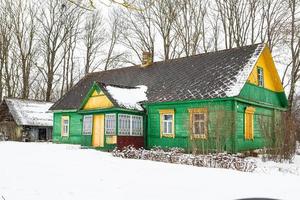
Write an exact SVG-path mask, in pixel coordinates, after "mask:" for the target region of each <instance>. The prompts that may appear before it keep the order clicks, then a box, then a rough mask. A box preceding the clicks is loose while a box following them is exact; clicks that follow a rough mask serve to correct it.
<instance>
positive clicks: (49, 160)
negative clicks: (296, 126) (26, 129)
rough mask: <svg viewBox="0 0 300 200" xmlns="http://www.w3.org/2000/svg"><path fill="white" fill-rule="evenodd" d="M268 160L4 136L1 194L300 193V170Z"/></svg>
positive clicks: (27, 197) (31, 197)
mask: <svg viewBox="0 0 300 200" xmlns="http://www.w3.org/2000/svg"><path fill="white" fill-rule="evenodd" d="M273 164H274V163H273ZM270 165H271V162H267V163H262V162H261V163H259V166H260V168H261V167H263V166H264V167H266V169H267V170H257V171H256V172H254V173H246V172H239V171H234V170H227V169H213V168H200V167H194V166H186V165H177V164H168V163H160V162H154V161H145V160H131V159H122V158H116V157H113V156H112V155H111V154H110V153H104V152H100V151H96V150H92V149H80V147H79V146H76V145H62V144H51V143H18V142H0V199H1V198H2V199H5V200H19V199H22V200H48V199H49V200H54V199H57V200H69V199H70V200H71V199H72V200H83V199H88V200H94V199H97V200H99V199H108V198H109V199H130V200H135V199H143V200H148V199H149V200H150V199H151V200H153V199H164V200H165V199H238V198H249V197H265V198H266V197H268V198H277V199H299V183H300V176H299V175H297V174H295V173H289V172H286V171H279V170H274V169H273V168H272V167H271V168H270V170H269V168H268V166H270ZM274 165H276V164H274ZM293 165H295V166H298V169H299V166H300V156H297V157H296V158H295V163H294V164H292V165H287V164H286V166H285V168H289V167H290V166H293ZM298 172H299V171H298ZM2 199H1V200H2Z"/></svg>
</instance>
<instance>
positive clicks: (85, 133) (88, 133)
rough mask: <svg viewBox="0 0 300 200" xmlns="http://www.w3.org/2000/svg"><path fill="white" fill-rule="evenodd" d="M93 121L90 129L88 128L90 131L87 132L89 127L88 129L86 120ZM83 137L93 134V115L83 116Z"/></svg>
mask: <svg viewBox="0 0 300 200" xmlns="http://www.w3.org/2000/svg"><path fill="white" fill-rule="evenodd" d="M89 118H90V119H91V121H90V127H88V128H89V129H90V130H86V129H87V127H86V125H87V124H86V120H87V119H89ZM82 126H83V127H82V135H92V132H93V115H84V116H83V121H82Z"/></svg>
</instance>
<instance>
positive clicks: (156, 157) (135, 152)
mask: <svg viewBox="0 0 300 200" xmlns="http://www.w3.org/2000/svg"><path fill="white" fill-rule="evenodd" d="M112 155H113V156H115V157H121V158H131V159H142V160H152V161H159V162H166V163H175V164H184V165H193V166H197V167H211V168H225V169H235V170H238V171H243V172H253V171H254V170H255V168H256V164H255V162H254V161H251V160H246V159H244V158H240V157H237V156H235V155H229V154H226V153H218V154H208V155H192V154H184V153H183V150H181V149H178V148H174V149H173V148H171V149H168V150H164V149H160V148H155V149H151V150H145V149H143V148H140V149H136V148H134V147H133V146H127V147H125V148H123V149H122V150H118V149H114V151H113V152H112Z"/></svg>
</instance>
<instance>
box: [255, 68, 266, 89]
mask: <svg viewBox="0 0 300 200" xmlns="http://www.w3.org/2000/svg"><path fill="white" fill-rule="evenodd" d="M257 84H258V86H259V87H264V84H265V83H264V69H263V68H262V67H257Z"/></svg>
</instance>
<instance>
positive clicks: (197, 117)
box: [194, 113, 204, 121]
mask: <svg viewBox="0 0 300 200" xmlns="http://www.w3.org/2000/svg"><path fill="white" fill-rule="evenodd" d="M200 120H201V121H203V120H204V114H203V113H195V114H194V121H200Z"/></svg>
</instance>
